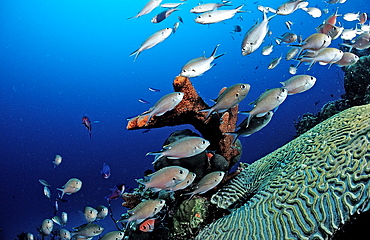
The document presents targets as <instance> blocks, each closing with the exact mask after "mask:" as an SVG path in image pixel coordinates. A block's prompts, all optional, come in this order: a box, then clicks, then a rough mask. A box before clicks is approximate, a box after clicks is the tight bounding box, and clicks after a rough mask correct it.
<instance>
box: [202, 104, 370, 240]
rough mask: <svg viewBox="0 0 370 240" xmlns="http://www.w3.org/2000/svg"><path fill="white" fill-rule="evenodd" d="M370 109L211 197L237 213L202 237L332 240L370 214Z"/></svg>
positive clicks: (357, 110)
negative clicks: (357, 217) (356, 217)
mask: <svg viewBox="0 0 370 240" xmlns="http://www.w3.org/2000/svg"><path fill="white" fill-rule="evenodd" d="M369 189H370V104H368V105H364V106H358V107H352V108H350V109H347V110H345V111H343V112H341V113H338V114H337V115H335V116H333V117H331V118H329V119H328V120H326V121H324V122H322V123H320V124H319V125H317V126H316V127H314V128H313V129H311V130H309V131H308V132H306V133H304V134H302V135H301V136H300V137H298V138H296V139H295V140H293V141H291V142H290V143H288V144H286V145H285V146H283V147H281V148H279V149H278V150H276V151H275V152H273V153H271V154H269V155H267V156H265V157H264V158H262V159H260V160H258V161H256V162H254V163H253V164H251V165H249V166H247V167H246V168H245V169H244V170H243V171H242V172H241V173H240V174H239V175H238V176H237V177H236V178H235V179H233V180H231V182H230V183H229V184H227V185H226V186H225V187H224V188H222V189H221V190H220V191H219V192H218V193H217V194H216V195H214V196H213V197H212V202H213V203H215V204H217V205H218V206H219V207H222V208H232V207H235V206H241V207H239V208H236V209H234V211H233V212H232V213H231V214H230V215H227V216H224V217H222V218H220V219H218V220H217V221H215V222H214V223H212V224H210V225H208V226H207V227H206V228H205V229H204V230H203V231H202V232H200V233H199V234H198V236H197V237H196V239H202V240H207V239H212V240H214V239H328V238H330V237H332V236H333V235H334V234H335V232H336V231H338V229H339V228H340V227H342V226H343V225H344V224H345V223H347V222H349V221H350V219H351V216H353V215H354V214H356V213H360V214H361V213H362V212H365V211H368V210H369V208H370V190H369Z"/></svg>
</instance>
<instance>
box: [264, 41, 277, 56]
mask: <svg viewBox="0 0 370 240" xmlns="http://www.w3.org/2000/svg"><path fill="white" fill-rule="evenodd" d="M273 49H274V45H272V43H271V44H270V45H267V46H265V47H263V48H262V55H264V56H268V55H270V54H271V53H272V51H273Z"/></svg>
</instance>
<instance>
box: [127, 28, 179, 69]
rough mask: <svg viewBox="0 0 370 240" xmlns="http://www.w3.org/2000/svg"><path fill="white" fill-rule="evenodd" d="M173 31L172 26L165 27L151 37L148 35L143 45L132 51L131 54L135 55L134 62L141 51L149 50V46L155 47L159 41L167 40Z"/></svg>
mask: <svg viewBox="0 0 370 240" xmlns="http://www.w3.org/2000/svg"><path fill="white" fill-rule="evenodd" d="M171 33H172V28H165V29H162V30H159V31H157V32H155V33H154V34H152V35H151V36H150V37H148V38H147V39H146V40H145V41H144V42H143V43H142V44H141V45H140V47H139V48H138V49H137V50H135V51H134V52H132V53H131V54H130V56H133V55H135V59H134V62H135V61H136V59H137V57H138V56H139V55H140V53H141V52H142V51H144V50H147V49H149V48H152V47H154V46H155V45H157V44H158V43H161V42H163V41H164V40H166V39H167V38H168V37H169V36H170V35H171Z"/></svg>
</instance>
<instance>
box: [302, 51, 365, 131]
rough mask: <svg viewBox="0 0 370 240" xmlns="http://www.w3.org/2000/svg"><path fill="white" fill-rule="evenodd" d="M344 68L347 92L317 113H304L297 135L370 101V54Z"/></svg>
mask: <svg viewBox="0 0 370 240" xmlns="http://www.w3.org/2000/svg"><path fill="white" fill-rule="evenodd" d="M343 70H344V71H345V75H344V89H345V94H343V95H342V96H341V98H340V99H338V100H335V101H331V102H328V103H326V104H325V105H324V106H323V107H322V108H321V110H320V112H318V113H317V114H312V113H306V114H304V115H303V116H302V118H301V119H300V120H299V121H297V122H296V123H295V127H296V132H297V136H299V135H300V134H302V133H304V132H306V131H307V130H309V129H311V128H312V127H314V126H316V125H317V124H319V123H320V122H322V121H324V120H326V119H328V118H329V117H331V116H333V115H335V114H337V113H338V112H341V111H343V110H345V109H348V108H350V107H353V106H360V105H364V104H368V103H370V56H363V57H361V58H360V60H359V61H358V62H357V63H356V64H354V65H351V66H348V67H344V68H343Z"/></svg>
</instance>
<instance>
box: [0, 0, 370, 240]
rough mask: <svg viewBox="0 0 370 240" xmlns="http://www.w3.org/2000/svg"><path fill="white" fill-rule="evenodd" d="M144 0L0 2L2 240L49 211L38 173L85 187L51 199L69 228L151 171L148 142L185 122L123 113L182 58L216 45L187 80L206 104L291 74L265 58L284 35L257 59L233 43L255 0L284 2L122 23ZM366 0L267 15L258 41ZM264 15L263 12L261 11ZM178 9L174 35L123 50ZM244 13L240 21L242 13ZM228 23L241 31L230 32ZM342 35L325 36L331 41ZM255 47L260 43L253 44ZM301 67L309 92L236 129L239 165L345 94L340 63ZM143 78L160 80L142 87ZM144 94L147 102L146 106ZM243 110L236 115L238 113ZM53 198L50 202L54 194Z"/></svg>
mask: <svg viewBox="0 0 370 240" xmlns="http://www.w3.org/2000/svg"><path fill="white" fill-rule="evenodd" d="M146 2H147V1H146V0H136V1H127V0H105V1H102V0H63V1H60V0H59V1H56V0H48V1H35V0H28V1H20V0H12V1H4V0H3V1H0V6H1V7H0V10H1V14H0V18H1V23H0V47H1V53H0V66H1V67H0V77H1V84H0V91H1V94H0V106H1V108H0V121H1V124H0V141H1V144H0V153H1V170H2V173H1V181H0V182H1V194H0V200H1V204H0V212H1V218H0V219H1V220H0V228H1V231H0V239H4V240H5V239H15V238H16V235H17V234H19V233H21V232H31V233H33V234H34V235H37V231H36V228H35V227H38V226H39V225H40V224H41V223H42V221H43V220H44V219H45V218H51V217H53V216H54V215H53V212H54V209H53V204H54V201H50V200H49V199H47V198H46V197H45V196H44V194H43V186H42V185H41V184H40V183H39V181H38V180H39V179H45V180H47V181H48V182H49V183H50V184H51V185H52V186H51V190H52V196H53V197H55V196H56V195H57V194H58V193H57V190H55V189H56V188H60V187H62V186H63V185H64V184H65V183H66V181H67V180H68V179H70V178H72V177H76V178H79V179H81V180H82V182H83V186H82V189H81V190H80V191H79V192H78V193H76V194H74V195H71V196H67V198H68V200H69V202H67V203H59V212H62V211H65V212H67V213H68V214H69V221H68V223H67V226H66V228H67V229H69V230H71V228H72V227H75V226H79V225H81V224H83V223H84V222H85V221H84V220H83V218H82V216H81V213H80V212H82V211H83V210H84V207H85V206H92V207H96V206H98V205H101V204H105V205H106V204H107V202H106V200H105V199H104V197H105V196H106V195H108V194H109V189H110V188H111V187H113V186H114V185H116V184H119V183H125V184H127V185H128V186H132V187H136V186H137V183H136V182H135V179H138V178H141V177H142V176H143V173H144V171H145V170H147V169H152V165H151V162H152V160H153V158H152V157H149V156H148V157H146V156H145V154H146V153H147V152H149V151H156V150H160V148H161V146H162V143H163V142H164V141H165V139H166V138H167V137H168V135H169V134H170V133H171V132H173V131H175V130H179V129H185V128H190V129H193V127H192V126H188V125H185V126H177V127H166V128H161V129H152V130H151V131H149V132H148V133H143V131H142V130H135V131H128V130H126V124H127V121H126V118H127V117H131V116H135V115H138V114H140V113H142V112H144V111H146V110H148V109H149V107H150V106H151V105H152V104H154V103H155V102H156V101H157V100H158V99H159V98H160V97H161V96H163V95H164V94H167V93H170V92H172V91H173V88H172V81H173V79H174V78H175V77H176V76H177V75H178V74H179V72H180V70H181V67H182V66H183V65H184V64H185V63H186V62H187V61H189V60H190V59H193V58H196V57H199V56H202V54H203V52H205V54H206V56H209V55H210V54H211V52H212V50H213V49H214V47H215V46H216V45H217V44H220V47H219V49H218V53H224V52H225V53H226V54H225V55H224V56H222V57H220V58H219V59H216V60H215V63H217V64H216V66H214V67H213V68H212V69H211V70H210V71H208V72H206V73H205V74H204V75H203V76H200V77H197V78H193V79H191V81H192V83H193V84H194V86H195V88H196V89H197V91H198V92H199V94H200V95H201V96H202V97H203V99H205V100H206V102H207V103H208V104H212V102H211V101H210V100H209V99H214V98H216V97H217V94H218V92H219V90H220V89H221V88H223V87H225V86H231V85H233V84H235V83H239V82H245V83H249V84H250V85H251V91H250V93H249V95H248V96H247V98H246V99H245V100H244V101H243V102H242V103H241V104H240V106H239V109H240V110H250V109H251V106H249V105H248V103H250V102H251V101H253V100H255V99H256V98H257V97H258V96H259V95H260V94H261V93H262V92H264V91H265V90H266V89H269V88H274V87H279V86H281V84H280V83H279V82H281V81H285V80H287V79H288V78H290V77H291V75H290V74H289V72H288V68H289V65H290V64H296V62H294V61H285V60H282V62H281V63H280V64H279V65H278V66H277V67H276V68H275V69H272V70H268V69H267V66H268V64H269V63H270V61H271V60H272V59H273V58H275V57H279V56H280V55H281V54H285V53H286V51H287V50H288V49H289V48H288V47H287V46H286V44H282V45H281V46H275V47H274V51H273V53H272V54H271V55H270V56H262V55H261V49H258V50H257V51H256V52H254V53H252V54H251V55H248V56H245V57H243V56H242V55H241V53H240V45H241V42H242V39H243V36H244V34H245V32H246V31H247V30H248V29H249V28H250V27H251V26H252V25H253V24H254V23H255V21H257V20H258V19H262V13H261V12H260V11H258V10H257V5H259V4H261V5H265V6H270V7H273V8H277V7H278V6H279V5H280V4H281V3H283V1H272V0H264V1H263V0H261V1H255V2H254V1H241V0H235V1H232V5H233V7H225V8H224V9H231V8H234V7H237V6H239V5H241V4H244V5H245V6H244V7H243V10H248V11H252V12H247V13H238V14H237V15H236V16H235V17H234V18H232V19H230V20H227V21H225V22H223V23H216V24H212V25H201V24H197V23H195V22H194V18H195V17H196V15H195V14H193V13H190V12H189V10H190V9H191V8H192V7H194V6H196V5H197V4H198V1H195V0H188V1H186V3H185V4H184V5H182V6H180V9H181V10H180V11H177V12H175V13H173V14H172V15H171V16H170V17H169V18H168V19H165V20H164V21H163V22H161V23H158V24H154V23H151V22H150V20H151V18H152V17H153V16H155V15H156V14H157V13H159V12H161V11H163V9H160V8H157V9H155V10H153V12H152V13H150V14H148V15H145V16H142V17H140V18H138V19H131V20H127V18H129V17H132V16H134V15H135V14H136V13H137V12H139V11H140V9H141V8H142V7H143V6H144V5H145V4H146ZM309 2H310V4H309V6H316V7H319V8H321V9H324V8H326V6H327V4H326V3H324V2H322V1H319V0H315V1H309ZM369 6H370V4H369V3H368V2H367V1H354V0H348V1H346V2H345V3H344V4H334V5H329V6H328V9H329V13H328V14H324V15H323V16H322V17H320V18H313V17H311V16H309V15H308V14H307V13H306V12H304V11H303V10H297V11H296V12H294V13H293V14H291V15H288V16H276V17H275V18H273V19H272V20H271V22H270V29H271V31H272V32H273V35H272V36H271V37H266V38H265V42H264V43H263V45H262V47H263V46H266V45H268V44H270V43H271V42H274V41H275V40H274V38H273V37H277V36H280V35H282V34H283V33H285V32H287V31H288V29H287V28H286V26H285V24H284V22H285V21H292V22H293V26H292V31H293V32H295V33H296V34H301V35H302V36H303V38H305V37H308V36H309V35H311V34H313V33H315V32H316V30H315V28H316V27H317V26H319V25H320V24H321V23H322V22H323V21H324V20H325V19H326V18H327V17H328V16H329V15H330V14H332V13H333V12H334V11H335V9H336V7H339V13H342V14H344V13H347V12H356V13H357V12H358V11H362V12H363V11H366V10H369ZM269 15H270V14H269ZM178 16H181V17H182V19H183V21H184V23H183V24H180V26H179V29H178V30H177V31H176V33H175V34H171V36H170V37H169V38H168V39H166V40H165V41H164V42H162V43H160V44H158V45H157V46H155V47H153V48H152V49H149V50H145V51H144V52H142V53H141V54H140V56H139V57H138V59H137V60H136V62H133V60H134V58H133V57H129V55H130V53H132V52H133V51H135V50H136V49H137V48H138V47H139V46H140V44H141V43H142V42H143V41H144V40H145V39H146V38H147V37H148V36H150V35H151V34H153V33H154V32H156V31H158V30H160V29H163V28H166V27H172V26H173V24H174V23H175V22H177V21H178V18H177V17H178ZM240 16H242V18H241V17H240ZM338 20H339V21H340V22H341V23H342V25H343V26H344V27H345V28H354V27H355V22H346V21H344V20H343V19H342V18H338ZM235 25H240V26H241V27H242V32H241V33H231V32H232V30H233V29H234V26H235ZM341 42H342V40H341V39H338V40H335V41H333V43H332V44H331V46H332V47H338V44H340V43H341ZM262 47H261V48H262ZM297 73H298V74H310V75H313V76H315V77H316V78H317V82H316V84H315V86H314V87H313V88H312V89H310V90H309V91H307V92H305V93H301V94H297V95H292V96H288V98H287V99H286V101H285V102H284V103H283V104H282V105H281V106H280V107H279V109H278V110H277V112H276V114H275V115H274V117H273V119H272V121H271V123H270V124H269V125H268V126H267V127H266V128H264V129H263V130H261V131H260V132H257V133H255V134H254V135H252V136H250V137H247V138H240V140H241V142H242V144H243V156H242V161H243V162H248V163H251V162H254V161H255V160H257V159H259V158H260V157H263V156H264V155H266V154H268V153H270V152H272V151H273V150H275V149H277V148H279V147H280V146H282V145H284V144H285V143H287V142H289V141H290V140H292V139H293V137H294V135H295V129H294V126H293V123H294V120H297V119H298V117H299V116H302V115H303V114H304V113H306V112H313V113H316V112H318V111H319V109H320V108H321V107H322V106H323V104H324V103H326V102H327V101H330V100H335V99H338V98H339V97H340V95H341V94H342V93H343V92H344V90H343V71H342V70H341V69H340V68H338V67H337V66H332V67H331V68H330V69H328V67H327V66H320V65H318V64H316V65H315V66H314V67H313V68H312V69H311V70H310V71H307V66H304V65H302V66H300V67H299V69H298V72H297ZM148 87H153V88H157V89H160V90H161V91H160V92H151V91H149V90H148ZM138 99H145V100H146V101H149V102H150V104H143V103H140V102H139V101H138ZM85 115H86V116H88V117H89V118H90V120H91V121H97V122H93V123H92V124H93V127H92V137H91V139H90V138H89V135H88V132H87V130H86V129H85V127H84V126H83V125H82V124H81V118H82V117H83V116H85ZM243 118H244V116H241V117H240V120H239V121H241V120H242V119H243ZM56 154H59V155H61V156H62V157H63V161H62V163H61V165H60V166H58V167H56V168H53V167H54V166H53V160H54V157H55V155H56ZM103 163H107V164H108V165H110V167H111V170H112V175H111V177H110V178H108V179H103V178H102V177H101V175H100V170H101V168H102V166H103ZM53 197H52V199H53ZM121 203H122V200H121V199H119V200H116V201H113V203H112V209H113V211H114V214H115V217H116V218H119V216H120V214H122V213H125V212H126V209H125V208H123V207H122V206H121ZM100 224H101V225H102V226H103V227H105V229H106V230H105V233H106V232H108V231H110V230H114V229H115V228H114V224H113V222H112V221H111V219H109V218H107V219H104V220H102V221H101V222H100Z"/></svg>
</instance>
